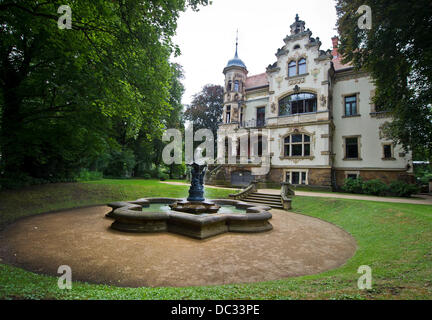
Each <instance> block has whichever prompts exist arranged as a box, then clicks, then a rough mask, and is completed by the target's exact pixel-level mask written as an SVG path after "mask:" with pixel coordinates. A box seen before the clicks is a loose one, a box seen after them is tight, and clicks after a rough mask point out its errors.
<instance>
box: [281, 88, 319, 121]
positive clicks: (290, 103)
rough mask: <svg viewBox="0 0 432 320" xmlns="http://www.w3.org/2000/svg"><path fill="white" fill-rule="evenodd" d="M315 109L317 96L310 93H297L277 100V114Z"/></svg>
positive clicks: (314, 110) (290, 113)
mask: <svg viewBox="0 0 432 320" xmlns="http://www.w3.org/2000/svg"><path fill="white" fill-rule="evenodd" d="M316 111H317V97H316V95H315V94H312V93H297V94H292V95H290V96H287V97H285V98H283V99H281V100H279V116H285V115H292V114H299V113H308V112H316Z"/></svg>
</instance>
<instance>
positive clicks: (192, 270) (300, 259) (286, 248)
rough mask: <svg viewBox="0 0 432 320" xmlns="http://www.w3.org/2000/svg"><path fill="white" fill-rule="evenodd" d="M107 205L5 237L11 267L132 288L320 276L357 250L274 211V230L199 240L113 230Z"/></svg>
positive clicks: (44, 219)
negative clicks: (66, 270) (62, 270)
mask: <svg viewBox="0 0 432 320" xmlns="http://www.w3.org/2000/svg"><path fill="white" fill-rule="evenodd" d="M109 210H110V208H108V207H105V206H99V207H91V208H82V209H75V210H67V211H62V212H58V213H49V214H42V215H38V216H34V217H29V218H26V219H22V220H19V221H18V222H16V223H14V224H12V225H10V226H8V227H7V228H6V229H5V230H3V231H2V232H1V233H0V258H1V259H3V263H8V264H12V265H16V266H19V267H22V268H24V269H27V270H30V271H33V272H36V273H42V274H48V275H52V276H55V277H58V274H57V270H58V267H59V266H60V265H69V266H70V267H71V268H72V277H73V280H80V281H87V282H91V283H104V284H110V285H115V286H127V287H141V286H150V287H160V286H175V287H179V286H181V287H183V286H202V285H220V284H229V283H250V282H258V281H268V280H276V279H281V278H286V277H294V276H300V275H308V274H315V273H320V272H323V271H326V270H329V269H333V268H336V267H338V266H340V265H342V264H344V263H345V262H346V261H347V260H348V259H349V258H350V257H352V256H353V255H354V253H355V250H356V242H355V240H354V239H353V238H352V237H351V236H350V235H349V234H348V233H347V232H345V231H343V230H342V229H340V228H338V227H336V226H334V225H332V224H330V223H327V222H325V221H322V220H319V219H315V218H312V217H308V216H304V215H298V214H294V213H289V212H286V211H280V210H272V211H271V212H272V214H273V219H272V220H270V222H271V223H272V225H273V227H274V229H273V230H272V231H269V232H265V233H259V234H239V233H227V234H223V235H220V236H216V237H213V238H210V239H207V240H204V241H202V240H194V239H191V238H188V237H183V236H178V235H175V234H170V233H159V234H130V233H122V232H117V231H114V230H111V229H110V228H109V226H110V224H111V223H112V220H110V219H107V218H105V214H106V213H107V212H109Z"/></svg>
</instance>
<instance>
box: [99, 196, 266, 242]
mask: <svg viewBox="0 0 432 320" xmlns="http://www.w3.org/2000/svg"><path fill="white" fill-rule="evenodd" d="M182 201H184V200H183V199H174V198H143V199H138V200H136V201H128V202H115V203H110V204H109V205H108V206H109V207H111V208H112V211H111V212H110V213H108V214H107V217H110V218H113V219H115V221H114V222H113V223H112V225H111V228H112V229H115V230H118V231H124V232H138V233H153V232H172V233H176V234H181V235H185V236H188V237H192V238H196V239H207V238H209V237H212V236H216V235H219V234H222V233H226V232H243V233H244V232H246V233H256V232H265V231H269V230H271V229H272V228H273V227H272V225H271V224H270V223H269V220H270V219H271V218H272V215H271V213H269V212H268V210H270V208H269V207H266V206H257V205H255V204H251V203H246V202H242V201H237V200H225V199H222V200H212V201H208V202H207V203H209V204H211V205H212V206H217V207H222V208H224V206H234V207H235V208H236V209H237V210H236V211H237V212H229V210H221V212H223V213H204V214H191V213H187V212H178V211H174V210H171V209H167V208H165V209H164V210H160V211H156V210H155V212H143V208H149V207H150V205H151V204H161V205H172V204H175V203H179V202H180V203H181V202H182ZM239 211H240V212H239Z"/></svg>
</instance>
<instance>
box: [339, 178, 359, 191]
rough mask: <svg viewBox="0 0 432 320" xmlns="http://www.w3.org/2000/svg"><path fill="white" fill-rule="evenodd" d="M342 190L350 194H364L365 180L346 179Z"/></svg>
mask: <svg viewBox="0 0 432 320" xmlns="http://www.w3.org/2000/svg"><path fill="white" fill-rule="evenodd" d="M342 190H343V191H345V192H349V193H362V192H363V179H362V178H361V177H358V178H357V179H352V178H348V179H345V182H344V185H343V186H342Z"/></svg>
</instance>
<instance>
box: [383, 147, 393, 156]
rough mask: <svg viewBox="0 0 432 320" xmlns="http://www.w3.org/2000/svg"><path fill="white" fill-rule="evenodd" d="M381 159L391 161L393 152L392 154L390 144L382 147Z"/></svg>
mask: <svg viewBox="0 0 432 320" xmlns="http://www.w3.org/2000/svg"><path fill="white" fill-rule="evenodd" d="M383 155H384V158H383V159H393V152H392V146H391V144H384V145H383Z"/></svg>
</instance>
